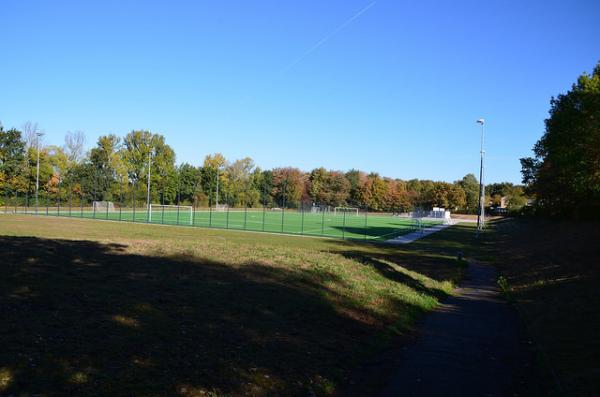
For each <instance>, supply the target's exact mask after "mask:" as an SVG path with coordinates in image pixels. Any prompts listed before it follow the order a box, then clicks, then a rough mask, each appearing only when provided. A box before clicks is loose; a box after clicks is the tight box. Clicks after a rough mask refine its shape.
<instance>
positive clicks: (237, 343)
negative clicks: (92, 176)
mask: <svg viewBox="0 0 600 397" xmlns="http://www.w3.org/2000/svg"><path fill="white" fill-rule="evenodd" d="M472 236H473V230H472V228H471V227H470V226H463V225H457V226H453V227H451V228H448V229H445V230H443V231H441V232H439V233H436V234H433V235H431V236H428V237H427V238H424V239H422V240H419V241H417V242H415V243H413V244H410V245H408V246H404V247H402V248H397V247H390V246H383V245H380V244H367V243H358V242H353V241H343V240H339V239H318V238H310V237H307V238H298V237H294V236H286V235H279V234H261V233H249V232H242V231H233V230H220V229H204V228H191V227H187V228H185V227H176V226H175V227H172V226H158V225H151V224H150V225H149V224H139V223H130V222H123V223H117V222H103V221H94V220H88V219H72V218H68V217H52V216H48V217H43V216H30V215H0V258H2V260H1V261H0V318H1V319H2V327H0V394H2V395H44V396H62V395H86V396H100V395H103V396H104V395H112V396H125V395H127V396H130V395H143V396H155V395H175V396H205V395H214V396H217V395H218V396H228V395H236V396H237V395H249V396H262V395H298V396H306V395H311V394H314V395H318V396H321V395H332V394H334V393H336V392H339V391H340V390H343V388H344V385H347V382H348V380H349V379H348V377H349V374H350V373H351V372H352V370H353V369H354V368H356V367H357V366H358V365H359V364H361V363H362V362H363V361H364V360H365V359H367V358H368V357H371V356H372V355H373V354H376V353H377V352H378V351H381V350H382V349H385V348H386V346H388V344H389V343H390V341H391V340H394V339H396V338H395V337H396V336H398V335H406V334H407V333H408V332H409V331H410V330H411V327H412V325H413V324H414V321H415V320H416V319H417V318H418V317H419V315H420V314H421V313H424V312H426V311H429V310H431V309H433V308H434V307H435V306H436V305H437V303H438V300H439V299H440V298H442V297H444V296H446V295H448V294H451V293H452V291H453V287H454V285H455V283H456V282H457V281H458V280H459V279H460V277H461V275H462V271H463V267H462V264H461V263H459V262H457V261H456V259H455V258H456V253H457V252H458V251H462V252H465V253H467V254H468V253H469V251H470V250H471V249H472V247H471V242H472ZM392 337H393V338H392Z"/></svg>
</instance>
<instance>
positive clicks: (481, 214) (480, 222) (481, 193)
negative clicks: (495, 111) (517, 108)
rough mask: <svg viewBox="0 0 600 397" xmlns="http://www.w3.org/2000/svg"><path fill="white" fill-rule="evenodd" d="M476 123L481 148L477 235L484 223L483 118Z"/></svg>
mask: <svg viewBox="0 0 600 397" xmlns="http://www.w3.org/2000/svg"><path fill="white" fill-rule="evenodd" d="M477 124H480V125H481V149H480V152H479V153H480V157H481V160H480V164H479V211H478V213H477V235H478V236H479V233H480V232H481V231H482V230H483V227H484V225H485V184H484V183H483V156H484V154H485V151H484V146H483V145H484V139H485V120H484V119H479V120H477Z"/></svg>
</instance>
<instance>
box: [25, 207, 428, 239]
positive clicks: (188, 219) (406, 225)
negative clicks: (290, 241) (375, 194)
mask: <svg viewBox="0 0 600 397" xmlns="http://www.w3.org/2000/svg"><path fill="white" fill-rule="evenodd" d="M29 213H32V210H31V208H30V209H29ZM33 213H35V212H33ZM37 214H38V215H51V216H57V215H58V216H61V217H63V216H64V217H75V218H91V219H105V220H112V221H125V222H139V223H153V224H165V225H181V226H196V227H207V228H219V229H235V230H248V231H259V232H270V233H285V234H299V235H307V236H323V237H333V238H343V239H353V240H371V241H373V240H374V241H385V240H389V239H392V238H394V237H397V236H400V235H403V234H406V233H409V232H412V231H414V230H415V226H416V225H415V221H414V220H413V219H409V218H400V217H397V216H391V215H372V214H367V215H365V214H364V213H361V214H359V215H357V214H355V213H346V214H343V213H341V214H336V213H332V212H324V213H312V212H298V211H294V210H286V211H281V210H280V211H272V210H268V209H265V210H262V209H248V210H244V209H230V210H229V211H209V210H207V209H202V210H195V211H193V212H192V211H190V210H189V209H188V208H180V210H179V211H177V209H176V208H169V209H165V211H162V208H157V209H154V210H153V211H152V215H151V217H150V218H151V220H150V221H148V213H147V211H146V210H145V209H144V208H140V209H136V210H135V211H134V210H132V209H131V208H128V209H115V211H109V212H106V211H103V210H100V211H96V212H94V211H93V210H91V209H90V208H89V207H88V208H84V209H81V208H76V207H72V208H69V207H63V208H61V209H60V211H59V209H58V208H56V207H54V208H50V209H46V208H42V207H40V208H39V210H38V212H37ZM438 223H439V222H436V221H422V222H421V225H422V226H432V225H435V224H438Z"/></svg>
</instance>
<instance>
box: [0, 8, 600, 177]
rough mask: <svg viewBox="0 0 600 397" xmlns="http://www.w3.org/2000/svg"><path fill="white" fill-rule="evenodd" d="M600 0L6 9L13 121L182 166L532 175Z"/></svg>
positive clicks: (5, 80)
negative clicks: (535, 148)
mask: <svg viewBox="0 0 600 397" xmlns="http://www.w3.org/2000/svg"><path fill="white" fill-rule="evenodd" d="M599 16H600V2H598V1H528V2H523V1H488V2H482V1H452V2H450V1H439V2H433V1H418V2H417V1H410V2H408V1H392V0H377V1H374V2H373V1H371V0H360V1H358V0H344V1H324V0H321V1H258V0H257V1H241V0H240V1H217V2H214V1H211V2H201V1H189V2H188V1H162V2H159V1H154V2H151V1H145V2H142V1H139V2H136V1H96V2H91V1H83V2H81V1H78V2H75V1H73V2H61V1H53V2H47V1H43V2H42V1H40V2H35V1H23V0H20V1H13V0H4V1H2V3H0V18H1V20H2V33H1V34H0V50H1V53H2V61H1V62H0V89H1V94H0V122H2V124H3V125H4V126H5V127H8V128H10V127H13V126H15V127H21V126H22V125H23V124H24V123H25V122H26V121H33V122H37V123H38V124H39V126H40V127H41V128H42V129H43V130H44V131H45V132H46V138H45V140H46V142H47V143H53V144H62V143H63V139H64V134H65V132H66V131H74V130H82V131H84V132H85V133H86V136H87V144H88V146H91V145H93V144H94V143H95V141H96V139H97V138H98V136H100V135H103V134H109V133H114V134H117V135H124V134H126V133H127V132H129V131H131V130H132V129H148V130H150V131H153V132H157V133H161V134H164V135H165V136H166V139H167V142H168V143H169V144H170V145H171V146H172V147H173V148H174V149H175V151H176V153H177V156H178V157H177V161H178V162H184V161H185V162H190V163H192V164H201V162H202V160H203V158H204V156H205V155H206V154H208V153H213V152H221V153H223V154H224V155H225V156H226V157H227V158H228V159H230V160H231V159H236V158H242V157H245V156H250V157H252V158H253V159H254V160H255V161H256V163H257V164H258V165H260V166H261V167H263V168H271V167H276V166H287V165H291V166H297V167H300V168H302V169H304V170H310V169H312V168H314V167H317V166H324V167H326V168H331V169H342V170H347V169H350V168H359V169H362V170H365V171H376V172H379V173H380V174H382V175H385V176H391V177H398V178H403V179H410V178H428V179H434V180H447V181H453V180H455V179H459V178H460V177H462V176H463V175H465V174H466V173H469V172H473V173H477V171H478V166H479V161H478V160H479V157H478V156H479V153H478V151H479V129H478V127H477V125H476V124H475V120H476V119H477V118H480V117H484V118H485V119H486V120H487V126H486V143H487V156H488V157H487V178H486V179H487V181H488V182H498V181H503V180H507V181H511V182H519V181H520V172H519V170H520V166H519V161H518V159H519V158H520V157H523V156H527V155H529V154H530V149H531V147H532V145H533V144H534V143H535V141H536V140H537V139H538V138H539V137H540V135H541V134H542V132H543V128H544V125H543V120H544V118H545V117H546V116H547V111H548V107H549V100H550V97H551V96H552V95H556V94H558V93H561V92H565V91H566V90H568V89H569V88H570V86H571V84H572V83H573V82H574V81H575V79H576V78H577V76H578V75H579V74H581V73H582V72H584V71H588V72H591V70H592V69H593V67H594V65H595V64H596V62H598V60H600V24H599V23H598V17H599Z"/></svg>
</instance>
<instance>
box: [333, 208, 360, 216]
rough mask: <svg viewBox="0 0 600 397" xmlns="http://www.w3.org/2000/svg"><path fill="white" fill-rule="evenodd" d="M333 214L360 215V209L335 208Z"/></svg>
mask: <svg viewBox="0 0 600 397" xmlns="http://www.w3.org/2000/svg"><path fill="white" fill-rule="evenodd" d="M333 213H334V214H336V215H337V214H338V213H350V214H354V215H358V208H354V207H335V208H334V209H333Z"/></svg>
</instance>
